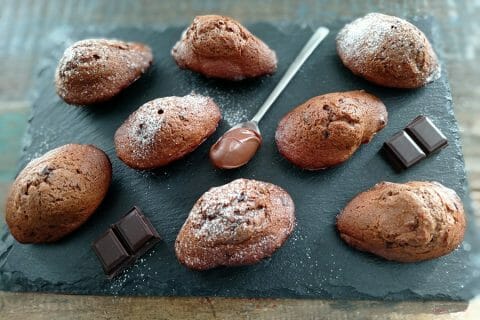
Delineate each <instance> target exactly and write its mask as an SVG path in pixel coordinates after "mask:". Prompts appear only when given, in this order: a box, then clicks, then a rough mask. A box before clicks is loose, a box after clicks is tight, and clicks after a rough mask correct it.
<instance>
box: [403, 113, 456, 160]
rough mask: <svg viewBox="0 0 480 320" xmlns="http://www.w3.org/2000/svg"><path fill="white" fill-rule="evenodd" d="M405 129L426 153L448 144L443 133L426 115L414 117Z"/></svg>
mask: <svg viewBox="0 0 480 320" xmlns="http://www.w3.org/2000/svg"><path fill="white" fill-rule="evenodd" d="M405 131H406V132H407V133H408V134H409V135H410V136H411V137H412V138H413V140H415V142H416V143H417V144H418V145H419V146H420V147H421V148H422V149H423V151H425V153H426V154H427V155H428V154H431V153H433V152H435V151H438V150H440V149H442V148H443V147H445V146H446V145H447V144H448V141H447V138H446V137H445V135H444V134H443V133H442V132H441V131H440V130H439V129H438V128H437V127H436V126H435V125H434V124H433V122H432V121H431V120H430V119H429V118H428V117H426V116H418V117H416V118H415V119H414V120H413V121H412V122H411V123H410V124H409V125H408V126H407V127H406V128H405Z"/></svg>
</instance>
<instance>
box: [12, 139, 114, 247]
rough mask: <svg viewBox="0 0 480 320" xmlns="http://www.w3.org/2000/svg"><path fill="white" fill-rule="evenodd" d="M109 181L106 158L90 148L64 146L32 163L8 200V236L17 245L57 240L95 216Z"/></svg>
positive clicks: (23, 173) (110, 168) (73, 145)
mask: <svg viewBox="0 0 480 320" xmlns="http://www.w3.org/2000/svg"><path fill="white" fill-rule="evenodd" d="M111 178H112V166H111V164H110V160H109V159H108V157H107V155H106V154H105V153H104V152H103V151H102V150H100V149H98V148H96V147H94V146H92V145H79V144H67V145H64V146H62V147H59V148H56V149H53V150H51V151H49V152H47V153H46V154H44V155H43V156H41V157H39V158H37V159H34V160H32V161H30V163H29V164H28V165H27V166H26V167H25V168H24V169H23V170H22V171H21V172H20V174H19V175H18V177H17V178H16V180H15V182H14V183H13V186H12V187H11V189H10V192H9V195H8V198H7V205H6V221H7V225H8V227H9V228H10V232H11V233H12V235H13V237H14V238H15V239H17V240H18V241H19V242H21V243H42V242H53V241H57V240H58V239H60V238H62V237H64V236H66V235H67V234H69V233H71V232H73V231H74V230H76V229H77V228H78V227H80V226H81V225H82V224H83V223H84V222H85V221H86V220H87V219H88V218H89V217H90V216H91V215H92V214H93V213H94V212H95V210H96V209H97V207H98V206H99V205H100V203H101V202H102V200H103V198H104V197H105V195H106V194H107V190H108V187H109V186H110V181H111Z"/></svg>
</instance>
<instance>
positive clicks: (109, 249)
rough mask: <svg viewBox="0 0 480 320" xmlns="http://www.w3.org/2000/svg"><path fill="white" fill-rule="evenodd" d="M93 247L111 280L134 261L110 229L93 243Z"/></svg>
mask: <svg viewBox="0 0 480 320" xmlns="http://www.w3.org/2000/svg"><path fill="white" fill-rule="evenodd" d="M92 247H93V250H94V251H95V253H96V254H97V256H98V258H99V259H100V261H101V262H102V267H103V271H105V274H107V275H108V276H109V277H110V278H113V277H115V276H116V275H117V274H118V273H119V272H120V271H121V270H123V269H124V268H126V267H127V266H129V265H130V264H132V263H133V261H134V259H133V257H132V256H131V255H130V254H129V253H128V252H127V251H126V250H125V248H124V247H123V245H122V243H121V242H120V240H119V239H118V238H117V236H116V235H115V233H114V232H113V230H112V229H108V230H107V232H105V233H104V234H103V235H102V236H101V237H100V238H98V239H97V240H96V241H95V242H94V243H93V245H92Z"/></svg>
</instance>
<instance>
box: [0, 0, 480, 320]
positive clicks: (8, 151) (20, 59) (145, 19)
mask: <svg viewBox="0 0 480 320" xmlns="http://www.w3.org/2000/svg"><path fill="white" fill-rule="evenodd" d="M0 8H1V9H0V70H2V73H1V74H2V77H1V78H0V194H1V195H4V194H5V193H6V191H7V189H8V186H9V185H10V183H11V182H12V180H13V178H14V176H15V173H16V166H17V160H18V158H19V156H20V149H21V137H22V135H23V132H24V130H25V127H26V124H27V119H28V114H29V108H30V105H31V102H32V99H31V96H30V92H31V91H30V90H31V86H32V79H33V78H34V72H33V70H34V68H36V67H37V63H38V61H39V56H38V49H39V48H40V46H41V45H42V41H43V39H44V37H45V36H46V35H47V34H49V33H50V32H52V31H53V30H54V29H55V28H56V27H58V26H70V27H73V28H84V27H88V26H91V25H97V26H139V27H141V26H165V25H171V24H174V25H179V24H184V25H185V24H188V23H189V22H190V21H191V20H192V18H193V17H194V16H195V15H197V14H205V13H221V14H226V15H230V16H233V17H235V18H237V19H239V20H240V21H242V22H245V23H248V22H254V21H259V20H262V21H271V22H285V21H288V22H297V23H306V24H311V25H314V26H317V25H320V24H324V23H325V24H326V23H329V22H330V21H333V20H335V19H338V18H347V19H348V18H352V17H357V16H360V15H364V14H365V13H368V12H371V11H378V12H383V13H387V14H394V15H397V16H401V17H406V16H413V15H426V14H427V15H433V16H435V17H436V19H437V20H438V21H439V23H440V27H441V31H442V34H443V35H444V36H445V38H444V47H443V50H444V51H445V55H444V56H445V61H444V62H445V63H446V67H447V70H448V72H449V77H450V82H451V86H452V91H453V92H452V93H453V99H454V103H455V112H456V116H457V119H458V121H459V122H460V128H461V133H462V139H463V145H464V154H465V161H466V164H467V170H468V176H469V182H470V188H471V197H472V199H473V201H474V205H475V207H476V208H478V205H479V203H480V161H479V160H480V148H478V147H479V144H478V141H479V138H480V105H479V104H478V102H477V101H480V81H479V77H478V74H479V72H480V64H479V63H478V61H477V60H476V59H477V58H478V57H479V54H478V53H479V50H480V24H479V23H477V19H478V17H479V16H480V5H479V4H478V1H470V0H461V1H434V0H424V1H387V0H385V1H382V0H378V1H373V0H371V1H357V0H350V1H338V0H330V1H313V0H311V1H297V0H295V1H288V0H284V1H254V0H244V1H235V0H227V1H221V2H220V1H218V2H217V1H210V0H207V1H198V2H197V1H193V0H192V1H180V0H177V1H154V0H151V1H148V0H143V1H140V0H137V1H128V0H112V1H107V0H96V1H95V0H92V1H87V0H45V1H42V0H0ZM0 207H2V208H3V207H4V197H0ZM2 211H3V210H2ZM475 214H476V215H477V217H478V218H480V217H479V215H480V212H479V210H478V209H476V211H475ZM1 220H2V222H1V223H3V219H1ZM477 220H478V221H480V219H477ZM478 221H477V222H478ZM471 223H474V221H471ZM127 317H128V318H132V319H144V318H159V319H173V318H188V319H208V318H220V319H223V318H235V319H249V318H261V319H300V318H308V319H323V318H328V319H347V318H354V319H362V318H368V319H370V318H378V319H398V318H402V319H433V318H435V319H456V318H458V319H465V318H470V319H479V318H480V299H475V300H473V301H471V302H470V303H469V304H467V303H462V302H402V303H386V302H379V301H329V300H295V299H224V298H163V297H151V298H130V297H95V296H69V295H55V294H33V293H9V292H0V319H22V320H23V319H27V318H28V319H116V318H127Z"/></svg>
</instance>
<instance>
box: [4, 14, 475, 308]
mask: <svg viewBox="0 0 480 320" xmlns="http://www.w3.org/2000/svg"><path fill="white" fill-rule="evenodd" d="M414 23H415V24H416V25H418V26H419V27H420V28H421V29H423V30H424V31H425V32H426V34H427V36H429V37H430V38H432V37H433V35H432V27H431V26H432V25H431V22H430V20H428V19H427V20H425V19H416V20H415V21H414ZM342 25H343V23H340V22H339V23H338V24H337V25H334V26H330V27H331V34H330V35H329V36H328V38H327V39H326V40H325V42H324V43H323V44H322V45H321V47H320V48H318V49H317V51H316V52H315V53H314V54H313V56H312V57H311V58H310V59H309V60H308V61H307V62H306V64H305V65H304V67H303V68H302V69H301V71H300V72H299V73H298V74H297V76H296V77H295V78H294V79H293V81H292V82H291V84H290V85H289V86H288V88H287V90H286V91H285V92H284V93H283V94H282V95H281V97H280V98H279V100H278V101H277V102H276V103H275V105H274V107H273V109H272V110H271V111H270V112H269V113H268V114H267V115H266V117H265V119H264V121H263V122H262V123H261V130H262V133H263V136H264V145H263V147H262V148H261V150H260V152H259V153H258V154H257V156H256V157H255V158H254V159H253V161H251V163H250V164H249V165H248V166H246V167H244V168H241V169H239V170H236V171H219V170H215V169H213V168H212V167H211V165H210V163H209V161H208V149H209V147H210V145H211V144H212V143H213V142H214V141H215V140H216V139H217V138H218V136H219V135H221V134H222V133H223V132H224V131H225V130H227V129H228V128H229V127H230V125H232V124H234V123H235V122H239V121H242V120H246V119H247V118H249V117H251V116H252V115H253V114H254V113H255V110H256V108H257V107H258V106H259V105H260V104H261V103H262V102H263V100H264V99H265V98H266V97H267V95H268V94H269V93H270V91H271V90H272V89H273V87H274V86H275V84H276V83H277V82H278V80H279V79H280V77H281V75H282V74H283V73H284V71H285V70H286V68H287V66H288V64H289V63H290V62H291V61H292V60H293V58H294V57H295V56H296V54H297V53H298V51H299V50H300V48H301V47H302V46H303V44H304V43H305V42H306V40H307V39H308V37H309V36H310V35H311V33H312V30H311V29H310V28H302V27H299V26H291V25H283V26H272V25H267V24H255V25H252V26H250V28H251V30H252V31H253V32H254V33H256V34H257V35H258V36H260V38H262V39H264V40H265V41H266V42H267V43H268V44H269V45H270V46H271V47H272V48H273V49H275V50H276V51H277V54H278V57H279V70H278V72H277V73H276V74H275V75H274V76H272V77H265V78H262V79H256V80H251V81H244V82H241V83H240V82H239V83H229V82H223V81H217V80H211V79H206V78H204V77H202V76H199V75H196V74H193V73H191V72H189V71H184V70H179V69H178V68H177V67H176V65H175V63H174V62H173V60H172V58H171V57H170V52H169V51H170V48H171V47H172V46H173V44H174V43H175V41H176V40H177V39H178V38H179V36H180V34H181V31H182V28H169V29H164V30H153V29H152V30H137V29H122V30H113V31H111V32H110V31H109V32H105V31H99V30H90V31H83V32H79V31H73V32H69V31H65V30H64V31H59V32H57V33H56V34H54V35H53V36H52V41H53V44H52V45H51V47H50V51H49V54H48V55H47V57H48V59H47V60H46V62H45V65H44V67H43V68H41V71H40V72H39V79H38V80H39V81H38V82H37V83H38V96H37V99H36V102H35V104H34V107H33V116H32V119H31V122H30V127H29V136H28V137H29V142H28V143H27V146H26V148H25V153H24V156H23V158H22V161H21V165H20V167H23V166H24V165H25V164H26V163H27V162H28V161H29V160H30V159H32V158H34V157H36V156H38V155H40V154H43V153H44V152H45V151H47V150H49V149H51V148H54V147H57V146H60V145H63V144H65V143H69V142H79V143H92V144H95V145H97V146H99V147H100V148H102V149H103V150H105V151H106V152H107V153H108V155H109V156H110V158H111V160H112V162H113V174H114V179H113V183H112V186H111V189H110V191H109V193H108V196H107V198H106V199H105V201H104V203H103V204H102V205H101V207H100V208H99V210H98V212H97V213H96V214H95V215H94V216H93V217H92V218H91V219H90V220H89V221H88V222H87V223H86V224H85V225H84V226H82V227H81V229H79V230H78V231H77V232H75V233H74V234H73V235H71V236H69V237H67V238H66V239H64V240H62V241H60V242H58V243H55V244H50V245H20V244H18V243H16V242H15V241H14V240H13V239H12V237H11V236H10V235H9V233H8V231H7V230H6V229H5V230H3V233H2V234H1V239H2V242H0V252H1V255H0V267H1V273H0V276H1V277H0V289H3V290H12V291H55V292H67V293H81V294H114V295H195V296H200V295H205V296H235V297H315V298H384V299H393V300H403V299H418V298H422V299H466V298H469V297H471V296H472V294H473V290H472V288H473V287H474V282H473V278H474V277H476V276H478V272H476V271H475V270H474V269H475V267H476V266H475V263H474V258H475V256H474V250H476V249H477V248H478V247H477V246H476V245H474V243H475V242H476V239H475V237H476V235H475V234H474V232H473V223H471V224H470V228H469V231H468V234H467V236H466V239H465V242H464V243H463V245H462V246H461V247H460V248H459V249H458V250H456V251H455V252H453V253H452V254H450V255H448V256H446V257H442V258H439V259H436V260H433V261H428V262H423V263H415V264H399V263H394V262H388V261H385V260H382V259H380V258H377V257H374V256H372V255H369V254H366V253H360V252H357V251H355V250H352V249H350V248H349V247H347V246H346V245H345V244H344V243H343V242H342V241H341V240H340V239H339V237H338V236H337V234H336V231H335V228H334V222H335V215H336V214H337V213H338V212H339V211H340V210H341V208H342V207H343V206H344V205H345V204H346V203H347V202H348V201H349V200H350V199H351V198H352V197H353V196H354V195H355V194H357V193H358V192H360V191H362V190H365V189H367V188H369V187H371V186H373V185H374V184H375V183H377V182H379V181H382V180H387V181H398V182H402V181H408V180H437V181H440V182H442V183H443V184H445V185H446V186H448V187H450V188H453V189H455V190H456V191H457V192H458V193H459V195H460V196H461V197H462V198H463V200H464V202H465V204H466V205H467V208H468V207H469V200H468V197H467V192H466V183H467V182H466V177H465V169H464V162H463V157H462V152H461V148H460V142H459V133H458V127H457V123H456V121H455V119H454V115H453V110H452V101H451V95H450V90H449V87H448V83H447V77H446V74H445V72H443V73H442V78H441V79H439V80H438V81H436V82H434V83H432V84H430V85H428V86H427V87H425V88H422V89H419V90H408V91H407V90H393V89H385V88H380V87H377V86H374V85H371V84H369V83H367V82H365V81H363V80H361V79H359V78H357V77H355V76H353V75H352V74H351V73H350V72H349V71H348V70H346V69H345V68H344V67H343V66H342V65H341V63H340V61H339V59H338V58H337V56H336V53H335V45H334V38H335V35H336V33H337V31H338V29H339V28H340V27H341V26H342ZM92 36H107V37H118V38H122V39H126V40H136V41H142V42H145V43H148V44H149V45H150V46H151V47H152V48H153V51H154V54H155V64H154V66H153V68H152V69H151V70H150V71H149V72H148V74H146V75H145V76H144V77H143V78H141V79H140V80H139V81H138V82H137V83H135V84H134V85H132V86H131V87H130V88H129V89H127V90H126V91H124V92H123V93H122V94H120V95H119V96H118V97H117V98H115V99H114V100H113V101H111V102H109V103H106V104H104V105H100V106H95V107H90V108H76V107H72V106H68V105H66V104H65V103H63V102H62V101H61V100H60V99H59V98H58V97H57V96H56V94H55V91H54V86H53V81H52V79H53V73H54V68H55V66H56V63H57V61H58V58H59V57H60V55H61V53H62V52H63V49H64V48H65V46H66V45H68V44H70V43H71V42H72V41H74V40H78V39H82V38H86V37H92ZM353 89H366V90H367V91H369V92H372V93H374V94H376V95H378V96H379V97H381V99H382V100H383V101H384V102H385V104H386V105H387V107H388V111H389V124H388V126H387V128H385V129H384V130H383V131H381V132H380V133H379V134H378V135H377V136H376V137H375V138H374V139H373V141H372V142H371V143H369V144H368V145H365V146H363V147H361V148H360V149H359V150H358V151H357V153H356V154H355V155H354V156H353V157H352V158H351V159H350V160H349V161H348V162H346V163H345V164H343V165H340V166H338V167H335V168H333V169H330V170H326V171H319V172H307V171H302V170H300V169H298V168H296V167H294V166H292V165H291V164H290V163H288V162H287V161H286V160H285V159H283V158H282V157H281V156H280V155H279V154H278V152H277V150H276V147H275V144H274V141H273V137H274V132H275V128H276V125H277V123H278V121H279V119H280V118H281V117H282V116H283V115H284V114H285V113H286V112H287V111H288V110H290V109H291V108H293V107H294V106H296V105H298V104H300V103H301V102H303V101H305V100H306V99H308V98H310V97H312V96H315V95H320V94H323V93H328V92H334V91H347V90H353ZM192 90H194V91H196V92H198V93H202V94H208V95H211V96H213V97H214V99H215V100H216V101H217V102H218V104H219V105H220V106H221V107H222V109H223V113H224V120H223V122H222V123H221V125H220V127H219V129H218V130H217V132H216V133H215V134H214V135H213V136H212V137H211V138H210V139H208V140H207V141H206V142H205V143H204V144H203V145H202V146H201V147H200V148H199V149H197V150H196V151H195V152H193V153H192V154H191V155H189V156H187V157H185V158H184V159H182V160H180V161H178V162H176V163H174V164H172V165H170V166H168V167H166V168H163V169H159V170H156V171H152V172H139V171H135V170H133V169H130V168H128V167H126V166H125V165H124V164H123V163H122V162H120V161H119V160H118V158H117V157H116V155H115V152H114V148H113V144H112V138H113V134H114V132H115V130H116V128H117V127H118V126H119V125H120V124H121V123H122V122H123V121H124V119H125V118H126V117H127V116H128V114H130V113H131V112H132V111H134V110H135V109H137V108H138V107H139V106H140V105H141V104H143V103H144V102H146V101H149V100H151V99H154V98H157V97H162V96H170V95H185V94H188V93H189V92H191V91H192ZM418 114H426V115H428V116H430V117H431V118H432V120H433V121H434V122H435V124H437V126H438V127H440V128H441V130H442V131H443V132H444V133H445V135H446V136H447V138H448V140H449V142H450V145H449V146H448V147H447V148H446V149H444V150H443V151H441V152H440V153H439V154H437V155H434V156H432V157H430V158H428V159H427V160H425V161H423V162H421V163H420V164H418V165H416V166H415V167H413V168H411V169H409V170H408V171H406V172H404V173H402V174H398V173H396V172H395V171H394V170H393V169H392V168H391V167H390V166H389V165H388V164H387V163H386V162H385V161H384V159H383V158H382V157H381V156H380V154H379V150H380V148H381V145H382V143H383V142H384V141H385V140H386V139H387V138H389V137H390V136H392V135H393V134H394V133H395V132H397V131H398V130H400V129H401V128H403V127H404V126H405V125H406V124H407V123H408V122H409V121H410V120H411V119H413V118H414V117H415V116H417V115H418ZM239 177H246V178H255V179H259V180H264V181H269V182H272V183H275V184H278V185H280V186H282V187H284V188H285V189H286V190H288V191H289V193H290V194H291V196H292V197H293V199H294V201H295V203H296V207H297V212H296V215H297V220H298V225H297V227H296V229H295V231H294V234H293V236H292V237H291V238H290V239H289V240H288V241H287V243H286V244H285V245H284V247H282V248H281V249H280V250H278V252H277V253H275V254H274V256H273V257H272V258H270V259H266V260H265V261H263V262H261V263H259V264H257V265H254V266H249V267H240V268H230V269H228V268H223V269H216V270H211V271H207V272H193V271H190V270H188V269H186V268H184V267H183V266H181V265H180V264H179V263H178V262H177V260H176V258H175V255H174V250H173V244H174V240H175V237H176V235H177V232H178V230H179V229H180V227H181V225H182V224H183V222H184V221H185V218H186V217H187V215H188V212H189V210H190V209H191V207H192V205H193V203H194V202H195V200H196V199H197V198H198V197H199V196H200V195H201V194H202V193H203V192H205V191H206V190H208V189H209V188H210V187H212V186H218V185H221V184H224V183H227V182H229V181H231V180H233V179H235V178H239ZM133 205H139V206H141V208H142V209H143V210H144V212H145V213H146V215H147V216H148V217H149V218H150V219H151V221H152V223H153V224H154V225H155V227H156V228H157V229H158V231H159V233H160V234H161V235H162V236H163V238H164V242H162V243H161V244H159V245H157V246H156V248H155V250H154V251H153V252H151V253H150V254H147V255H146V256H145V257H144V258H143V259H141V260H140V261H139V262H138V263H137V264H136V265H135V266H134V267H132V268H131V269H130V270H128V272H126V273H124V274H123V275H121V276H120V277H119V278H117V279H115V280H113V281H108V280H106V279H105V276H104V275H103V272H102V269H101V267H100V264H99V262H98V261H97V258H96V257H95V255H94V253H93V251H92V250H91V248H90V244H91V243H92V241H93V240H94V239H95V238H96V237H97V236H98V235H100V234H101V233H102V232H104V231H105V230H106V228H107V227H108V226H109V225H110V224H111V223H113V222H115V221H117V220H118V219H119V218H120V216H122V215H123V214H124V213H126V212H127V211H128V209H130V207H132V206H133ZM469 220H471V221H473V216H472V212H471V210H469ZM477 240H478V239H477Z"/></svg>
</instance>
